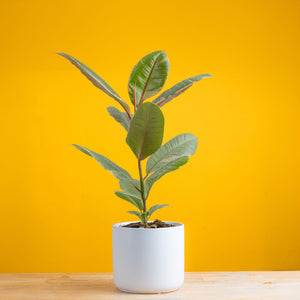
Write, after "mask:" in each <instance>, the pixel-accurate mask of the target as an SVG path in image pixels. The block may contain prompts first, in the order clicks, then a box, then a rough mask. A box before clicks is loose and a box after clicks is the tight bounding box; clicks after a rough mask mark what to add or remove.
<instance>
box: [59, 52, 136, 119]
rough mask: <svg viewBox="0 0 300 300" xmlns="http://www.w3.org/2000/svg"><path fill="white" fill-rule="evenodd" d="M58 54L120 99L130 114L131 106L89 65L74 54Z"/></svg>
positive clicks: (108, 92)
mask: <svg viewBox="0 0 300 300" xmlns="http://www.w3.org/2000/svg"><path fill="white" fill-rule="evenodd" d="M57 54H58V55H60V56H62V57H64V58H66V59H67V60H68V61H69V62H70V63H72V64H73V65H74V66H75V67H76V68H77V69H79V70H80V71H81V73H82V74H83V75H84V76H85V77H86V78H87V79H88V80H89V81H90V82H91V83H92V84H93V85H94V86H96V87H97V88H99V89H100V90H101V91H103V92H104V93H105V94H107V95H108V96H110V97H111V98H113V99H114V100H116V101H118V102H119V103H120V105H121V106H122V107H123V108H124V110H125V111H126V112H127V113H128V114H130V108H129V106H128V104H127V103H126V102H125V101H124V100H123V99H122V98H121V97H120V96H119V95H118V94H117V93H116V92H115V91H114V90H113V89H112V88H111V87H110V86H109V85H108V84H107V83H106V82H105V81H104V80H103V79H102V78H101V77H100V76H99V75H97V74H96V73H95V72H94V71H93V70H91V69H90V68H89V67H87V66H86V65H85V64H83V63H82V62H80V61H79V60H78V59H76V58H74V57H73V56H71V55H69V54H66V53H63V52H59V53H57Z"/></svg>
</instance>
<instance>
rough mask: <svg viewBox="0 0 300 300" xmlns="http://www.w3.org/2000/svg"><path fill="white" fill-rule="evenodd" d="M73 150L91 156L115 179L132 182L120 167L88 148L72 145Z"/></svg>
mask: <svg viewBox="0 0 300 300" xmlns="http://www.w3.org/2000/svg"><path fill="white" fill-rule="evenodd" d="M73 146H74V147H75V148H77V149H78V150H80V151H81V152H83V153H85V154H87V155H89V156H92V157H93V158H94V159H95V160H96V161H98V162H99V163H100V165H101V166H102V167H103V168H104V169H105V170H107V171H109V172H110V173H111V174H113V175H114V176H115V177H116V178H118V179H119V180H129V181H132V182H133V179H132V177H131V176H130V174H129V173H128V172H127V171H126V170H124V169H122V168H121V167H119V166H118V165H116V164H115V163H114V162H112V161H111V160H110V159H108V158H106V157H105V156H103V155H101V154H98V153H96V152H94V151H92V150H90V149H88V148H85V147H82V146H78V145H75V144H74V145H73Z"/></svg>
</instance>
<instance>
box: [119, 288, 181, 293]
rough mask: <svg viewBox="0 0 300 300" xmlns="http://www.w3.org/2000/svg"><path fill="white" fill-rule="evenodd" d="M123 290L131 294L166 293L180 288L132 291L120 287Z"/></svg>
mask: <svg viewBox="0 0 300 300" xmlns="http://www.w3.org/2000/svg"><path fill="white" fill-rule="evenodd" d="M118 289H119V290H120V291H121V292H125V293H130V294H165V293H171V292H175V291H177V290H179V288H175V289H172V290H160V291H154V290H153V291H147V292H144V291H130V290H124V289H120V288H118Z"/></svg>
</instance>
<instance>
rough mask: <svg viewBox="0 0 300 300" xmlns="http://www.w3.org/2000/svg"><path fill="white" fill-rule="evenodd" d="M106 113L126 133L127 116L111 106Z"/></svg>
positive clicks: (128, 120) (127, 127) (128, 121)
mask: <svg viewBox="0 0 300 300" xmlns="http://www.w3.org/2000/svg"><path fill="white" fill-rule="evenodd" d="M107 111H108V112H109V114H110V115H111V116H112V117H113V118H114V119H115V120H116V121H117V122H118V123H120V124H121V125H122V126H123V127H124V129H125V130H126V131H127V132H128V130H129V126H130V119H129V117H128V115H127V114H126V113H125V112H121V111H119V110H118V109H117V108H116V107H113V106H109V107H107Z"/></svg>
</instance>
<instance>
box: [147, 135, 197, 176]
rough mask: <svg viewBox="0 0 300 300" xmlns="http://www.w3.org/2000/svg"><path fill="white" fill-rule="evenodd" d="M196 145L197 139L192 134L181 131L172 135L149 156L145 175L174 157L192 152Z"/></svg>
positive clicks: (188, 154)
mask: <svg viewBox="0 0 300 300" xmlns="http://www.w3.org/2000/svg"><path fill="white" fill-rule="evenodd" d="M197 145H198V139H197V138H196V137H195V136H194V135H193V134H190V133H183V134H180V135H178V136H176V137H174V138H173V139H171V140H170V141H168V142H167V143H165V144H164V145H163V146H161V147H160V148H159V149H158V150H157V151H156V152H155V153H153V154H152V155H151V156H150V157H149V159H148V161H147V167H146V172H147V175H148V174H150V173H152V172H154V171H156V170H158V169H160V168H162V167H163V166H165V165H166V164H168V163H169V162H170V161H173V160H174V159H177V158H179V157H182V156H190V155H192V154H194V153H195V151H196V149H197Z"/></svg>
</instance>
